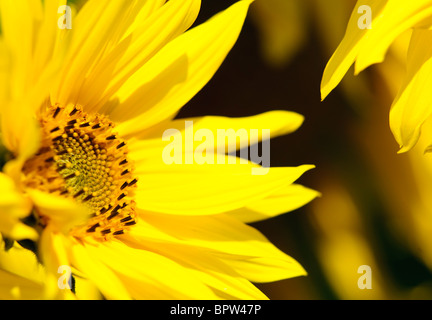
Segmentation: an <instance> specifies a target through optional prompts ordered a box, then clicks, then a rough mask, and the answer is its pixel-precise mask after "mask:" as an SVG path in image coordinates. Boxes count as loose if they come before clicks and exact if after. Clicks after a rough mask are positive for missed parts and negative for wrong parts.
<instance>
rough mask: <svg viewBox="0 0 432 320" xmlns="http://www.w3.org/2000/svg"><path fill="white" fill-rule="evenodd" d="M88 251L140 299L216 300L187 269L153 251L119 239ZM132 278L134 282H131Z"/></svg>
mask: <svg viewBox="0 0 432 320" xmlns="http://www.w3.org/2000/svg"><path fill="white" fill-rule="evenodd" d="M87 250H88V252H89V253H90V254H91V255H92V256H94V257H96V258H97V259H99V260H100V261H103V262H104V263H105V264H106V265H107V266H109V268H110V269H112V270H113V271H114V272H115V273H116V274H118V275H119V279H121V280H122V281H127V282H128V286H127V287H128V290H129V291H130V292H131V294H132V296H133V297H134V298H137V299H197V298H199V299H214V298H215V295H214V294H213V293H212V291H211V290H210V289H209V288H207V287H206V286H205V285H204V284H203V283H202V282H201V281H199V280H198V279H196V278H195V277H194V276H193V274H192V273H190V272H189V270H188V269H186V268H184V267H182V266H181V265H179V264H177V263H175V262H174V261H172V260H170V259H168V258H166V257H164V256H162V255H159V254H156V253H154V252H150V251H146V250H139V249H135V248H131V247H129V246H127V245H125V244H123V243H120V242H114V241H112V242H107V243H104V244H102V245H100V246H98V247H92V246H89V247H88V248H87ZM132 279H133V281H132Z"/></svg>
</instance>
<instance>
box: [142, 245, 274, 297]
mask: <svg viewBox="0 0 432 320" xmlns="http://www.w3.org/2000/svg"><path fill="white" fill-rule="evenodd" d="M137 245H139V246H142V245H143V242H138V243H137ZM147 246H148V247H149V248H150V250H155V251H156V252H158V253H160V254H162V255H164V256H166V257H168V258H170V259H172V260H174V261H176V262H177V263H179V264H181V265H182V266H183V267H184V268H187V269H188V271H189V272H190V273H191V274H192V275H193V276H194V277H196V278H197V279H199V281H202V282H203V283H204V284H205V285H207V286H208V287H209V288H211V289H212V290H213V291H214V293H215V298H216V299H230V300H232V299H243V300H251V299H259V300H267V297H266V296H265V295H264V294H263V293H262V292H261V291H259V290H258V289H257V288H256V287H255V286H254V285H252V284H251V283H250V281H248V280H247V279H245V278H244V277H243V276H241V275H240V274H239V273H237V272H236V271H235V270H233V269H232V268H231V267H230V266H229V265H227V264H225V263H224V262H223V261H221V260H220V259H218V258H217V257H214V256H213V255H211V254H210V253H209V252H208V251H207V252H206V251H204V250H200V249H199V248H198V249H197V248H193V247H191V246H188V245H182V244H172V243H171V244H170V243H158V244H156V245H154V246H152V244H149V245H147ZM197 298H198V299H201V297H197Z"/></svg>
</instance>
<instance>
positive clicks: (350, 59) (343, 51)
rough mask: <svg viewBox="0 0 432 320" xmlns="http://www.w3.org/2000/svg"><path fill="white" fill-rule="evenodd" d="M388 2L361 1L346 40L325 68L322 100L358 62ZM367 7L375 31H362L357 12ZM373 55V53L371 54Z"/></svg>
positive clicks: (353, 16)
mask: <svg viewBox="0 0 432 320" xmlns="http://www.w3.org/2000/svg"><path fill="white" fill-rule="evenodd" d="M387 2H388V1H387V0H377V1H372V0H359V1H357V4H356V6H355V9H354V11H353V13H352V15H351V18H350V20H349V22H348V27H347V31H346V33H345V36H344V38H343V39H342V41H341V43H340V44H339V46H338V48H337V49H336V51H335V52H334V53H333V56H332V57H331V58H330V60H329V62H328V63H327V66H326V67H325V70H324V74H323V78H322V81H321V99H322V100H324V99H325V97H326V96H327V95H328V94H329V93H330V92H331V91H332V90H333V89H334V88H335V87H336V86H337V85H338V84H339V82H340V81H341V80H342V78H343V77H344V75H345V74H346V72H347V71H348V69H349V68H350V67H351V65H352V64H353V63H354V61H355V60H356V58H357V56H358V53H359V51H360V48H361V46H362V45H363V43H364V42H363V41H365V40H364V39H366V37H367V35H368V34H369V32H371V31H372V30H375V28H377V25H376V17H377V16H379V14H380V12H381V11H382V10H383V9H384V7H385V6H386V5H387ZM363 5H367V6H369V7H370V8H371V12H372V19H373V20H372V26H373V29H372V30H370V29H360V28H359V26H358V20H359V19H360V16H361V15H359V14H358V12H357V10H358V8H359V7H360V6H363ZM369 54H373V52H369Z"/></svg>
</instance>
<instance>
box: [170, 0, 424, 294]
mask: <svg viewBox="0 0 432 320" xmlns="http://www.w3.org/2000/svg"><path fill="white" fill-rule="evenodd" d="M234 2H235V1H230V0H218V1H210V0H203V1H202V10H201V13H200V16H199V18H198V20H197V22H196V24H198V23H201V22H204V21H205V20H207V19H208V18H210V17H211V16H212V15H214V14H215V13H217V12H219V11H221V10H223V9H225V8H227V7H228V6H229V5H230V4H232V3H234ZM355 3H356V1H353V0H255V2H254V3H253V4H252V6H251V10H250V12H249V15H248V18H247V20H246V23H245V26H244V28H243V31H242V33H241V35H240V38H239V40H238V41H237V44H236V45H235V47H234V49H233V50H232V51H231V53H230V54H229V55H228V57H227V59H226V60H225V62H224V63H223V65H222V67H221V68H220V69H219V71H218V72H217V73H216V75H215V76H214V78H213V79H212V80H211V81H210V82H209V84H208V85H207V86H206V87H205V88H204V89H203V90H202V91H201V92H200V93H199V94H198V95H197V96H196V97H195V98H194V99H193V100H192V101H190V103H189V104H188V105H187V106H186V107H184V108H183V109H182V111H181V113H180V114H179V115H178V117H179V118H181V117H190V116H201V115H225V116H232V117H238V116H248V115H254V114H257V113H261V112H265V111H268V110H274V109H283V110H291V111H295V112H298V113H300V114H302V115H304V116H305V122H304V124H303V126H302V127H301V128H300V129H299V130H298V131H296V132H295V133H293V134H290V135H288V136H284V137H279V138H277V139H274V140H272V141H271V165H272V166H297V165H301V164H315V165H316V169H315V170H312V171H310V172H308V173H307V174H306V175H305V176H304V177H302V178H301V180H300V181H299V182H300V183H301V184H303V185H305V186H307V187H310V188H313V189H315V190H318V191H320V192H321V193H322V197H321V198H318V199H316V200H314V201H313V202H312V203H310V204H308V205H307V206H305V207H304V208H301V209H299V210H296V211H294V212H290V213H287V214H285V215H282V216H279V217H275V218H273V219H270V220H267V221H263V222H260V223H255V224H253V226H254V227H256V228H257V229H259V230H260V231H261V232H262V233H263V234H264V235H266V236H267V237H268V238H269V239H270V240H271V241H272V242H274V243H275V244H276V245H277V246H278V247H279V248H280V249H282V250H283V251H284V252H286V253H288V254H289V255H291V256H292V257H294V258H295V259H297V260H298V261H299V262H300V263H301V264H302V265H303V266H304V268H305V269H306V270H307V272H308V276H307V277H300V278H295V279H288V280H284V281H279V282H275V283H270V284H258V286H259V287H260V289H262V290H263V291H264V293H266V294H267V295H268V297H269V298H271V299H431V298H432V273H431V270H432V269H431V267H432V257H431V256H432V246H431V244H430V240H429V236H430V235H432V217H431V212H432V205H431V204H430V203H429V202H430V200H429V194H430V193H429V190H430V191H431V192H432V185H430V186H429V184H430V183H432V173H431V172H432V170H431V168H430V164H429V163H432V159H429V158H428V157H427V156H424V155H423V150H424V148H423V149H422V148H421V146H422V142H420V144H419V145H420V146H419V147H418V148H416V149H415V150H413V151H412V152H410V153H408V154H397V151H398V146H397V144H396V142H395V140H394V138H393V136H392V134H391V132H390V129H389V124H388V114H389V110H390V106H391V103H392V100H393V98H394V96H395V95H396V92H397V90H398V86H399V84H400V77H401V76H402V75H403V73H404V55H405V52H406V46H407V37H408V36H409V34H408V35H404V36H403V37H401V38H400V39H398V41H397V42H396V43H395V45H393V47H392V48H391V49H390V52H389V53H388V54H387V58H386V61H385V63H383V64H380V65H375V66H373V67H371V68H369V69H367V70H366V71H365V72H363V73H361V74H360V75H359V76H357V77H354V76H353V75H352V74H353V71H352V70H351V71H350V72H349V73H348V74H347V76H346V77H345V78H344V80H343V82H342V83H341V84H340V85H339V86H338V87H337V89H336V90H335V91H333V92H332V93H331V94H330V96H329V97H328V98H327V99H326V100H325V101H324V102H321V99H320V82H321V77H322V73H323V70H324V68H325V65H326V63H327V61H328V60H329V58H330V57H331V55H332V53H333V52H334V50H335V49H336V47H337V45H338V43H339V42H340V41H341V40H342V37H343V35H344V32H345V28H346V25H347V22H348V20H349V17H350V15H351V12H352V11H353V10H354V8H355ZM429 176H430V177H429ZM429 178H430V179H429ZM361 265H368V266H370V267H371V270H372V289H363V290H361V289H359V287H358V285H357V282H358V279H359V277H360V276H361V275H362V274H359V273H358V268H359V267H360V266H361Z"/></svg>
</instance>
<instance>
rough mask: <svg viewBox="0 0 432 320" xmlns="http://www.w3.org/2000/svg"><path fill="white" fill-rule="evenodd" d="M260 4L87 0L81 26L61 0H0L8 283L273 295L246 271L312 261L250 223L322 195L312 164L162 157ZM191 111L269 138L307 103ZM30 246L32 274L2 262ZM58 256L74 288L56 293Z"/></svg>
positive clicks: (286, 271)
mask: <svg viewBox="0 0 432 320" xmlns="http://www.w3.org/2000/svg"><path fill="white" fill-rule="evenodd" d="M250 3H251V1H247V0H244V1H239V2H237V3H235V4H234V5H232V6H231V7H230V8H228V9H226V10H225V11H223V12H222V13H219V14H218V15H216V16H215V17H213V18H212V19H210V20H209V21H207V22H205V23H203V24H201V25H199V26H197V27H195V28H193V29H191V30H189V31H186V30H187V29H189V27H190V26H191V25H192V23H193V22H194V20H195V18H196V16H197V14H198V11H199V8H200V1H197V0H186V1H184V0H171V1H168V2H166V1H165V0H163V1H161V0H149V1H130V0H115V1H113V0H101V1H87V2H85V4H84V5H83V7H82V8H81V9H80V10H78V12H77V13H76V17H74V20H73V29H67V28H65V29H62V28H59V27H58V18H59V16H58V13H57V12H58V8H59V7H60V6H62V5H65V4H66V3H65V1H58V0H45V1H30V0H28V1H27V0H26V1H19V2H15V1H10V0H0V14H1V16H0V17H1V28H2V29H1V30H2V34H1V38H0V48H1V51H0V52H1V53H0V82H1V83H0V84H1V86H0V87H1V88H2V91H1V92H0V99H1V110H0V113H1V121H2V127H1V132H2V142H3V144H4V146H5V150H7V151H5V152H3V158H4V162H6V163H5V165H4V168H3V171H4V173H2V175H1V176H0V177H1V179H0V182H1V184H0V188H2V190H3V192H2V197H1V201H0V213H1V214H0V231H1V233H2V234H3V236H4V238H5V241H3V242H4V243H3V247H4V248H5V250H6V251H7V252H6V253H7V254H3V256H2V257H1V259H2V260H1V261H0V272H2V273H3V271H4V272H5V273H7V274H8V275H9V274H10V277H8V279H9V280H5V279H6V278H3V281H4V282H1V281H0V289H1V290H5V291H7V292H4V293H5V295H12V296H13V297H17V298H25V297H37V298H42V297H44V298H52V297H60V298H75V297H77V298H83V299H86V298H96V297H103V298H108V299H128V298H135V299H220V298H222V299H223V298H228V299H233V298H237V299H265V298H266V297H265V295H264V294H263V293H262V292H260V291H259V290H258V289H257V288H256V287H255V286H254V285H252V284H251V281H252V282H269V281H276V280H280V279H284V278H290V277H295V276H299V275H304V274H305V271H304V269H303V268H302V267H301V266H300V264H298V263H297V262H296V261H295V260H294V259H292V258H291V257H289V256H287V255H286V254H284V253H283V252H281V251H280V250H278V249H277V248H276V247H275V246H273V245H272V244H271V243H270V242H269V241H268V240H267V239H266V238H265V237H264V236H263V235H262V234H260V233H259V232H258V231H257V230H255V229H254V228H252V227H250V226H247V225H246V224H245V223H244V222H254V221H258V220H262V219H266V218H269V217H273V216H275V215H278V214H281V213H284V212H287V211H290V210H294V209H296V208H298V207H300V206H302V205H304V204H306V203H308V202H309V201H311V200H312V199H313V198H315V197H316V196H317V192H315V191H313V190H310V189H308V188H305V187H302V186H300V185H296V184H293V182H294V181H295V180H296V179H298V178H299V177H300V176H301V175H302V174H303V173H304V172H305V171H307V170H309V169H311V168H312V167H313V166H308V165H305V166H299V167H286V168H271V169H270V170H269V171H268V173H267V174H263V175H252V174H251V168H254V169H255V170H258V171H259V170H261V169H262V170H263V173H264V170H265V172H267V170H268V168H261V167H260V166H259V165H257V164H253V163H251V162H248V163H247V164H227V165H219V164H218V165H209V164H206V165H197V164H194V165H175V164H173V165H166V164H165V163H164V162H163V160H162V157H161V155H162V152H163V149H164V147H165V146H166V142H163V141H162V139H161V137H162V134H163V132H164V131H165V130H166V129H167V128H175V127H179V126H180V125H181V123H184V121H185V119H181V120H180V119H178V120H173V119H174V117H175V116H176V114H177V112H178V111H179V109H180V108H181V107H182V106H183V105H185V104H186V103H187V102H188V101H189V100H190V99H191V98H192V97H193V96H194V95H195V94H196V93H197V92H198V91H199V90H201V88H202V87H203V86H204V85H205V84H206V83H207V82H208V81H209V80H210V78H211V77H212V76H213V74H214V73H215V72H216V70H217V69H218V68H219V66H220V65H221V63H222V62H223V60H224V58H225V56H226V55H227V54H228V52H229V50H230V49H231V48H232V46H233V45H234V43H235V41H236V39H237V37H238V35H239V33H240V30H241V28H242V25H243V22H244V19H245V17H246V13H247V10H248V7H249V5H250ZM186 120H192V121H194V129H196V130H197V129H199V128H206V129H209V130H211V131H212V132H216V131H217V130H218V129H224V128H225V129H227V128H230V129H231V128H234V129H238V128H256V127H261V128H270V129H271V137H275V136H278V135H281V134H286V133H289V132H292V131H294V130H296V129H297V128H298V127H299V126H300V125H301V123H302V121H303V117H302V116H300V115H298V114H295V113H291V112H286V111H272V112H267V113H265V114H262V115H257V116H253V117H245V118H237V119H228V118H225V117H203V118H195V119H186ZM260 139H261V137H260ZM234 144H235V147H236V148H239V144H238V143H236V142H234ZM216 150H217V146H215V151H216ZM183 152H184V153H185V152H187V150H183ZM183 156H184V155H183ZM226 157H227V158H230V157H231V156H229V155H226ZM14 240H16V241H15V242H14ZM24 248H27V249H31V250H32V251H34V252H35V253H36V256H34V255H33V256H32V258H31V259H33V260H32V261H30V262H29V265H32V266H39V267H40V268H42V271H40V274H38V278H37V279H34V278H33V277H31V276H30V275H28V274H27V272H18V271H16V270H15V267H14V266H16V265H18V263H9V262H8V261H9V260H10V259H13V258H10V257H9V256H13V254H12V253H14V254H15V252H22V251H23V250H24V251H28V250H27V249H24ZM36 259H37V260H36ZM61 266H70V267H71V270H72V279H73V281H71V283H72V284H73V286H72V288H71V289H72V291H68V293H67V294H65V293H63V292H62V290H60V291H61V292H60V293H59V292H58V291H59V290H58V287H57V285H58V278H59V273H58V272H59V271H58V270H59V267H61ZM39 267H38V268H39ZM16 278H19V279H20V280H19V281H20V283H18V280H14V279H16ZM41 279H42V280H41ZM14 281H17V284H16V286H11V285H10V284H11V283H13V282H14ZM29 281H30V284H29ZM21 284H22V285H21ZM24 288H25V289H26V290H24ZM23 293H25V294H23Z"/></svg>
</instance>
